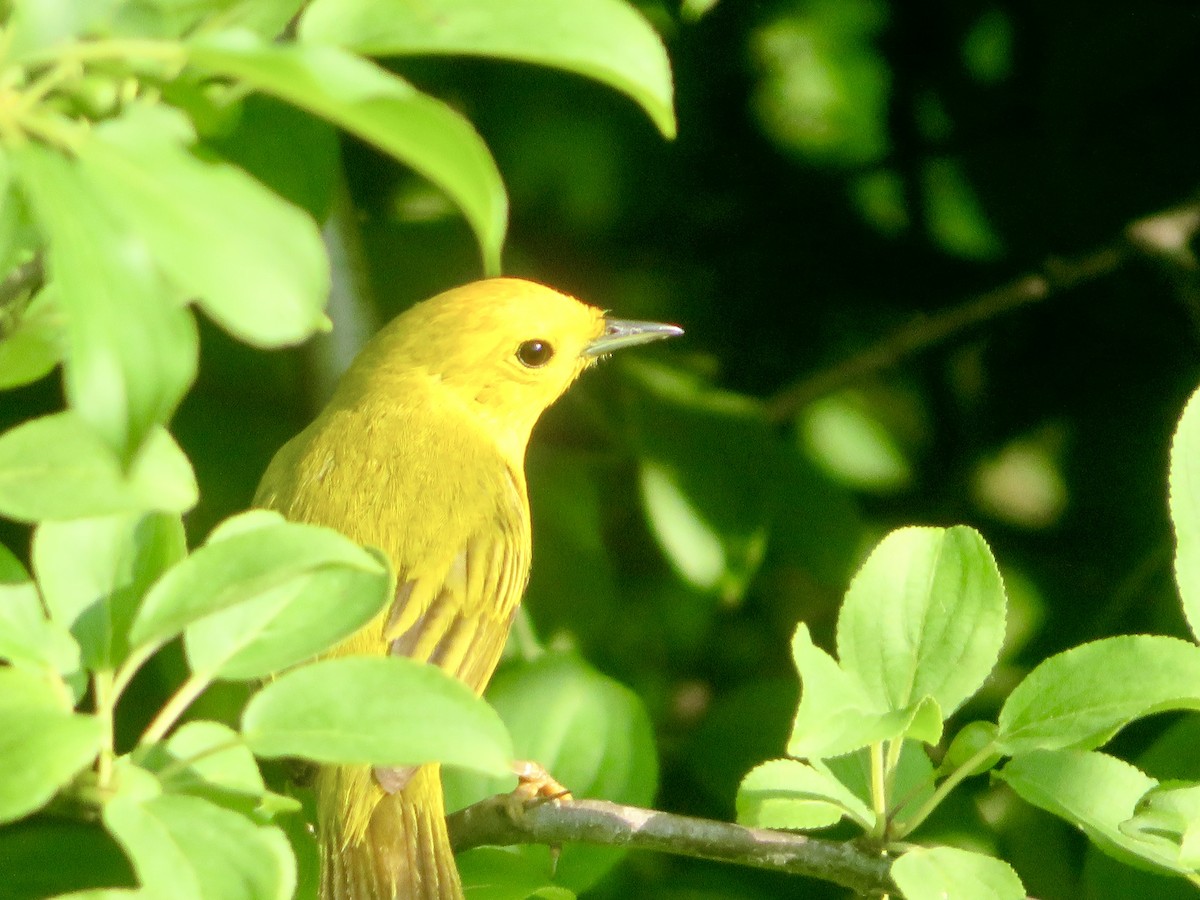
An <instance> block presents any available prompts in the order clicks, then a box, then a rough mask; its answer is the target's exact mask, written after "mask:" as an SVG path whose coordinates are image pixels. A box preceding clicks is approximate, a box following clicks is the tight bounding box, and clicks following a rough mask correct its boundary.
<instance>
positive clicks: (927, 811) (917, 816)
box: [895, 743, 996, 839]
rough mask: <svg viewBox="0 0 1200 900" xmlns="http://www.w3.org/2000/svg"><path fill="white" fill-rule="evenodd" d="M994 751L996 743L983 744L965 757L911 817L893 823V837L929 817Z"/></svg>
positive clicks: (907, 830) (913, 827)
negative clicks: (969, 755)
mask: <svg viewBox="0 0 1200 900" xmlns="http://www.w3.org/2000/svg"><path fill="white" fill-rule="evenodd" d="M995 752H996V745H995V744H994V743H988V744H985V745H984V746H983V747H981V748H980V749H979V750H977V751H976V752H975V755H974V756H972V757H970V758H969V759H967V760H966V761H965V762H964V763H963V764H962V765H961V766H959V767H958V768H957V769H955V770H954V771H953V772H951V773H950V774H949V775H947V776H946V778H945V779H944V780H943V781H942V783H941V784H939V785H938V786H937V787H936V788H935V789H934V792H933V793H932V794H930V795H929V799H928V800H926V801H925V802H924V803H922V804H921V806H920V808H919V809H918V810H917V811H916V812H915V813H913V815H912V817H911V818H909V819H906V820H904V821H903V822H896V823H895V837H896V838H897V839H899V838H902V837H904V836H905V835H907V834H911V833H912V832H913V831H914V830H915V829H916V828H917V827H918V826H919V825H920V824H921V823H922V822H924V821H925V820H926V819H928V818H929V816H930V815H931V814H932V813H933V811H934V810H935V809H937V808H938V806H940V805H941V803H942V801H943V800H945V799H946V797H947V796H948V795H949V793H950V792H951V791H952V790H954V789H955V788H956V787H958V786H959V785H960V784H961V783H962V782H963V781H964V780H965V779H966V778H968V777H970V775H972V774H973V773H972V770H973V769H974V768H975V767H976V766H977V765H979V763H981V762H983V760H985V759H987V758H988V757H989V756H991V755H992V754H994V753H995Z"/></svg>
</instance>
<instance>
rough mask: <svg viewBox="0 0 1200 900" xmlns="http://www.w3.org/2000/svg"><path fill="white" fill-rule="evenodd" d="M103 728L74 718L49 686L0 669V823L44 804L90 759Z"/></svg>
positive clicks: (26, 675)
mask: <svg viewBox="0 0 1200 900" xmlns="http://www.w3.org/2000/svg"><path fill="white" fill-rule="evenodd" d="M103 736H104V728H103V726H102V724H101V722H100V720H99V719H96V718H93V717H92V716H82V715H76V714H75V713H73V712H71V710H70V708H69V706H68V705H67V703H66V701H65V700H64V699H63V698H62V697H61V696H59V694H58V693H57V692H56V691H55V690H54V688H53V687H52V686H51V685H50V683H49V682H48V681H47V680H46V679H44V678H39V677H37V676H35V675H33V674H31V673H29V672H27V671H25V670H22V669H15V668H4V667H0V823H4V822H11V821H13V820H15V819H19V818H21V817H23V816H26V815H29V813H31V812H34V811H36V810H38V809H41V807H43V806H45V805H46V803H47V802H48V801H49V800H50V798H51V797H53V796H54V795H55V793H57V792H58V791H59V790H60V789H62V788H63V787H65V786H66V785H67V784H69V783H70V781H71V779H72V778H74V777H75V775H76V774H77V773H78V772H79V771H80V770H81V769H82V768H84V766H86V765H87V764H88V763H90V762H91V761H92V760H93V759H95V757H96V754H97V752H99V750H100V743H101V740H102V739H103Z"/></svg>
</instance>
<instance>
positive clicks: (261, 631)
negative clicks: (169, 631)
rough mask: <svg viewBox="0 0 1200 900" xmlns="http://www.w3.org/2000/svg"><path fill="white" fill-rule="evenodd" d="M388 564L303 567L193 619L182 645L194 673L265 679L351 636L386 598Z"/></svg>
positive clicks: (378, 611)
mask: <svg viewBox="0 0 1200 900" xmlns="http://www.w3.org/2000/svg"><path fill="white" fill-rule="evenodd" d="M391 584H392V579H391V576H390V575H389V573H388V570H387V567H386V565H383V564H382V563H381V565H380V566H379V567H378V568H377V569H373V570H372V569H360V568H352V567H347V566H339V567H332V566H331V567H326V568H323V569H319V570H316V571H311V572H305V573H301V574H299V575H297V576H296V577H294V578H291V579H289V580H288V581H286V582H285V583H283V584H280V585H278V586H277V587H275V588H272V589H268V590H266V591H263V592H262V593H261V594H259V595H258V596H256V597H255V598H254V599H252V600H247V601H245V602H242V603H238V604H237V605H235V606H232V607H229V608H228V609H224V610H222V611H221V612H218V613H215V614H213V615H210V616H206V617H205V618H203V619H201V620H199V621H198V622H195V623H193V624H192V625H190V626H189V627H188V629H187V631H186V632H185V633H184V647H185V648H186V650H187V657H188V664H189V665H190V666H191V668H192V671H193V672H203V673H211V674H212V676H213V677H216V678H224V679H250V678H263V677H266V676H267V675H269V674H271V673H272V672H279V671H282V670H283V669H286V668H288V667H289V666H293V665H295V664H296V663H300V662H304V661H305V660H308V659H312V658H313V657H315V656H317V655H318V654H320V653H322V652H323V651H325V650H328V649H329V648H330V647H332V646H334V645H335V644H337V643H338V642H340V641H341V640H342V639H343V638H346V637H349V636H350V635H351V634H354V633H355V632H356V631H358V630H359V629H360V628H362V627H363V626H364V625H366V624H367V623H368V622H370V621H371V620H372V619H373V618H375V616H376V615H377V614H378V613H380V612H381V611H382V610H383V608H384V606H385V605H386V604H387V603H388V602H390V601H391V600H392V591H391Z"/></svg>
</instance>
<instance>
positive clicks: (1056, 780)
mask: <svg viewBox="0 0 1200 900" xmlns="http://www.w3.org/2000/svg"><path fill="white" fill-rule="evenodd" d="M997 776H998V777H999V778H1000V779H1001V780H1003V781H1004V782H1005V783H1006V784H1008V785H1009V787H1011V788H1012V789H1013V790H1014V791H1016V792H1017V793H1018V794H1019V795H1020V796H1021V798H1022V799H1024V800H1025V801H1026V802H1028V803H1032V804H1033V805H1034V806H1038V807H1040V808H1042V809H1044V810H1046V811H1048V812H1051V813H1053V814H1054V815H1056V816H1059V817H1060V818H1063V819H1066V820H1067V821H1068V822H1070V823H1071V824H1073V825H1075V826H1077V827H1078V828H1080V829H1081V830H1082V831H1083V832H1084V833H1085V834H1087V836H1088V837H1089V838H1090V839H1091V840H1092V842H1093V843H1094V844H1095V845H1096V846H1097V847H1098V848H1100V849H1101V850H1103V851H1104V852H1105V853H1107V854H1109V855H1111V856H1114V857H1116V858H1117V859H1119V860H1122V861H1125V862H1135V863H1140V864H1141V865H1146V864H1147V863H1149V864H1152V865H1154V866H1157V867H1161V868H1164V869H1167V870H1169V871H1176V872H1178V871H1184V870H1185V867H1183V866H1180V865H1179V862H1178V846H1177V845H1176V844H1174V843H1173V842H1172V841H1170V840H1168V839H1167V838H1165V837H1161V836H1157V835H1152V834H1140V835H1139V834H1138V833H1137V832H1136V830H1130V829H1127V828H1126V827H1124V826H1125V823H1126V822H1128V821H1129V820H1130V819H1131V818H1132V817H1133V816H1134V814H1135V812H1136V809H1137V805H1138V803H1139V801H1141V799H1142V798H1143V797H1144V796H1145V795H1146V793H1147V792H1148V791H1150V790H1151V789H1152V788H1154V787H1155V785H1157V784H1158V782H1157V781H1156V780H1155V779H1153V778H1151V777H1150V776H1148V775H1146V774H1145V773H1144V772H1141V771H1139V770H1138V769H1137V768H1135V767H1134V766H1131V765H1130V764H1129V763H1127V762H1125V761H1124V760H1120V759H1117V758H1116V757H1114V756H1108V755H1107V754H1104V753H1098V752H1096V751H1094V750H1089V751H1084V750H1038V751H1034V752H1032V753H1026V754H1022V755H1021V756H1018V757H1016V758H1015V759H1013V760H1011V761H1010V762H1009V763H1008V764H1007V765H1006V766H1004V768H1002V769H1000V771H999V772H998V773H997ZM1131 831H1132V833H1131Z"/></svg>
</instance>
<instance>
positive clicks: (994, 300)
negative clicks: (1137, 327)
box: [767, 203, 1200, 422]
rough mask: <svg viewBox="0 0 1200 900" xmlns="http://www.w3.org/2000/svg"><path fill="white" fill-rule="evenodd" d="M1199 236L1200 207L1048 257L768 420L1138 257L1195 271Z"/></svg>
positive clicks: (831, 375)
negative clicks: (1093, 246) (1194, 245)
mask: <svg viewBox="0 0 1200 900" xmlns="http://www.w3.org/2000/svg"><path fill="white" fill-rule="evenodd" d="M1198 231H1200V203H1191V204H1187V205H1184V206H1180V207H1176V208H1173V209H1168V210H1164V211H1163V212H1159V213H1155V214H1154V215H1152V216H1147V217H1146V218H1144V219H1139V220H1137V221H1135V222H1132V223H1130V224H1129V225H1127V226H1126V227H1125V228H1124V229H1123V231H1122V233H1121V235H1120V236H1118V237H1117V238H1116V239H1114V240H1113V241H1112V242H1111V243H1109V244H1108V245H1106V246H1103V247H1100V248H1099V249H1097V250H1092V251H1091V252H1089V253H1085V254H1082V255H1080V256H1074V257H1069V258H1065V259H1060V258H1051V259H1049V260H1047V261H1046V263H1045V264H1044V265H1043V266H1042V269H1041V271H1040V272H1034V273H1030V274H1027V275H1023V276H1021V277H1020V278H1017V279H1016V280H1014V281H1010V282H1009V283H1008V284H1004V285H1001V286H1000V287H997V288H993V289H992V290H990V291H987V292H985V293H983V294H979V295H977V296H975V297H972V298H970V299H969V300H967V301H966V302H964V303H961V304H959V305H958V306H954V307H951V308H950V309H947V310H944V311H943V312H940V313H937V314H935V315H931V316H926V317H923V318H920V319H917V320H915V321H913V322H911V323H910V324H908V325H905V326H902V327H901V328H899V329H897V330H896V331H894V332H892V333H891V334H888V335H885V336H884V337H883V338H881V339H880V340H879V341H877V342H876V343H874V344H872V345H871V346H869V347H867V348H866V349H865V350H863V351H861V352H860V353H856V354H855V355H853V356H851V357H848V358H847V359H845V360H843V361H842V362H839V363H835V364H834V365H833V366H830V367H829V368H826V369H822V370H820V371H818V372H814V373H813V374H811V375H806V376H804V377H803V378H801V379H800V380H799V381H796V382H794V383H793V384H791V385H789V386H788V387H785V388H783V389H782V390H780V391H779V392H778V393H776V394H775V396H774V397H772V398H770V399H769V400H768V401H767V410H768V414H769V415H770V417H771V418H772V419H773V420H774V421H777V422H782V421H786V420H788V419H790V418H791V417H793V416H794V415H796V413H798V412H799V411H800V410H801V409H803V408H804V407H805V406H806V405H807V404H809V403H811V402H812V401H814V400H816V399H818V398H820V397H823V396H825V395H826V394H829V393H832V392H833V391H836V390H838V389H839V388H843V387H845V386H847V385H849V384H852V383H854V382H856V381H859V380H860V379H862V378H865V377H867V376H869V375H873V374H875V373H877V372H881V371H883V370H885V369H889V368H891V367H892V366H894V365H896V364H897V363H899V362H900V361H901V360H903V359H904V358H906V357H908V356H911V355H913V354H915V353H918V352H920V351H922V350H925V349H927V348H929V347H931V346H934V345H935V344H939V343H941V342H942V341H944V340H946V339H947V338H950V337H952V336H954V335H956V334H958V333H959V332H962V331H965V330H967V329H968V328H971V327H972V326H974V325H978V324H980V323H981V322H986V321H988V320H989V319H993V318H996V317H997V316H1000V315H1003V314H1005V313H1008V312H1012V311H1014V310H1017V309H1020V308H1022V307H1024V306H1029V305H1031V304H1034V303H1039V302H1041V301H1043V300H1047V299H1049V298H1051V297H1053V296H1055V295H1057V294H1061V293H1063V292H1064V291H1068V290H1070V289H1071V288H1073V287H1076V286H1078V285H1080V284H1085V283H1087V282H1090V281H1095V280H1096V279H1098V278H1101V277H1103V276H1105V275H1109V274H1111V273H1113V272H1115V271H1117V270H1118V269H1119V268H1120V267H1121V266H1123V265H1124V264H1125V263H1126V262H1128V261H1129V259H1130V258H1131V257H1134V256H1137V255H1146V256H1152V257H1154V258H1157V259H1159V260H1163V261H1166V262H1168V263H1170V264H1171V265H1172V266H1173V267H1177V268H1183V269H1190V270H1194V269H1195V268H1196V259H1195V256H1194V255H1193V254H1192V252H1191V249H1190V248H1191V241H1192V240H1193V238H1195V236H1196V234H1197V232H1198Z"/></svg>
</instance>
